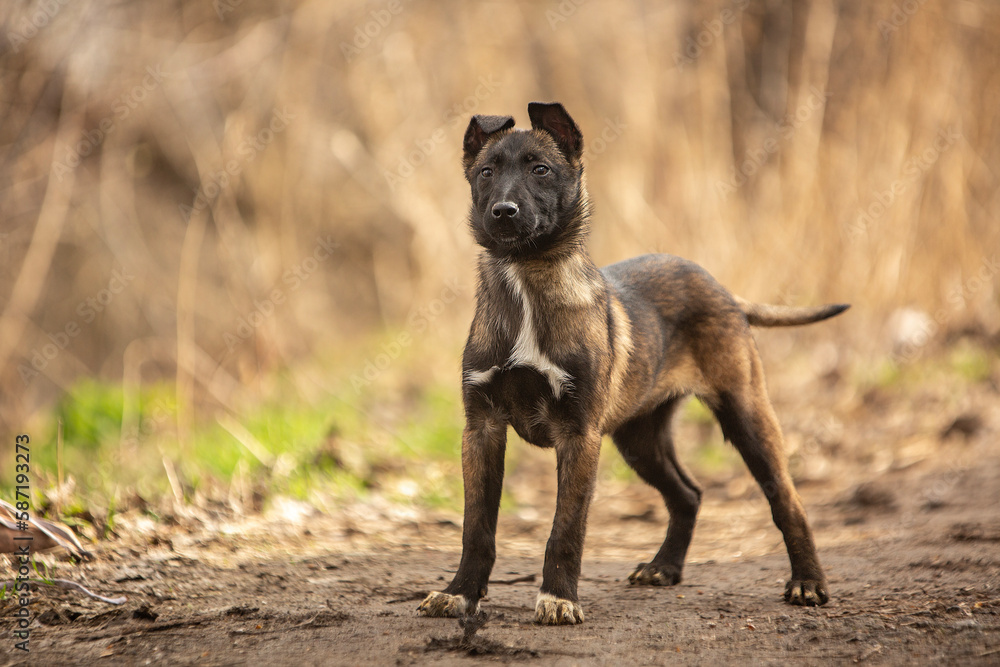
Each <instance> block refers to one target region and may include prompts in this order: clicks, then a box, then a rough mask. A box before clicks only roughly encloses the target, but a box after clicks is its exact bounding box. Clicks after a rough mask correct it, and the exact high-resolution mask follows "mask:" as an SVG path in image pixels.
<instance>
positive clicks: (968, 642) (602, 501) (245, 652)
mask: <svg viewBox="0 0 1000 667" xmlns="http://www.w3.org/2000/svg"><path fill="white" fill-rule="evenodd" d="M788 394H789V395H788V396H785V397H783V398H781V399H780V401H779V407H778V410H779V414H784V415H785V416H786V418H785V421H786V431H787V432H788V433H789V444H790V448H791V449H793V450H801V451H807V450H808V443H809V442H811V440H810V437H811V436H808V431H809V428H808V423H810V422H808V420H806V419H805V418H802V419H795V417H794V416H795V415H802V414H806V413H807V412H808V410H807V407H806V406H805V404H804V403H802V404H800V403H798V402H797V400H796V399H795V398H794V394H795V392H794V391H791V390H789V392H788ZM997 397H998V393H997V390H996V386H995V383H992V384H990V383H987V384H983V385H980V386H978V387H976V388H973V389H972V390H970V391H969V392H966V393H965V394H963V395H962V396H961V397H960V398H959V399H956V398H955V395H954V394H953V393H952V392H951V391H950V390H948V389H947V388H938V389H934V388H932V389H928V390H927V391H925V392H922V393H921V392H917V393H916V394H909V395H908V396H907V397H906V398H905V400H904V399H903V398H900V397H895V398H893V397H889V398H886V397H885V396H882V395H879V394H878V393H877V392H875V393H871V394H869V395H866V396H863V397H859V398H858V399H857V400H855V401H854V402H853V403H852V402H850V401H848V402H847V403H842V402H841V403H838V400H836V397H824V399H823V400H824V401H825V400H826V399H831V400H832V404H834V405H835V406H836V407H835V408H834V409H835V411H836V412H837V414H838V415H839V417H840V418H841V420H842V423H843V424H845V426H843V428H842V429H841V428H840V427H837V428H836V429H834V428H832V427H829V426H826V427H823V429H822V431H823V433H826V434H827V436H829V435H830V433H831V432H833V431H836V433H835V436H831V437H832V438H833V440H834V441H835V442H833V444H831V443H830V442H827V443H826V444H824V445H823V446H822V447H819V448H817V449H816V451H815V452H814V453H813V454H810V455H809V457H808V459H803V460H801V461H800V463H799V464H796V465H797V470H798V472H797V473H796V474H797V477H798V478H799V490H800V493H801V495H802V496H803V500H804V502H805V505H806V507H807V509H808V511H809V513H810V517H811V521H812V524H813V528H814V530H815V533H816V537H817V541H818V544H819V547H820V556H821V558H822V560H823V563H824V565H825V567H826V568H827V572H828V575H829V579H830V586H831V592H832V600H831V601H830V603H829V604H827V605H826V606H824V607H821V608H801V607H791V606H788V605H786V604H785V603H784V602H783V601H782V597H781V593H782V590H783V588H782V585H783V582H784V580H785V578H786V577H787V576H788V561H787V557H786V555H785V553H784V549H783V546H782V544H781V538H780V535H779V533H778V531H777V529H776V528H775V527H774V526H773V524H772V523H771V521H770V516H769V513H768V510H767V507H766V503H765V501H764V499H763V496H762V495H761V494H760V492H759V491H757V490H756V488H755V486H754V485H753V484H752V483H751V482H750V481H749V478H748V477H747V476H746V475H745V474H740V475H735V476H733V475H729V476H728V477H726V476H722V477H719V478H717V479H716V478H712V477H711V475H710V476H709V478H708V479H704V478H703V479H702V481H703V483H704V484H705V486H706V494H705V502H704V505H703V509H702V512H701V518H700V523H699V526H698V529H697V530H696V533H695V538H694V544H693V545H692V549H691V552H690V554H689V557H688V564H687V566H686V571H685V577H684V581H683V583H681V584H680V585H678V586H674V587H669V588H640V587H632V586H629V585H628V581H627V576H628V574H629V573H630V572H631V571H632V569H633V568H634V567H635V565H636V564H637V563H639V562H640V561H643V560H646V559H648V558H649V557H651V555H652V554H653V553H655V550H656V548H657V547H658V546H659V542H660V540H661V539H662V536H663V533H664V530H665V521H666V513H665V511H664V510H663V508H662V504H661V502H660V501H659V499H658V497H657V496H656V495H655V493H653V492H652V491H651V490H649V489H646V488H645V487H643V486H641V485H639V484H628V483H625V482H616V481H614V480H613V479H612V480H605V481H604V482H603V483H602V484H601V486H600V488H599V491H598V495H597V498H596V499H595V502H594V506H593V509H592V512H591V520H590V529H589V533H588V542H587V550H586V553H585V558H584V565H583V578H582V581H581V583H580V596H581V602H582V604H583V607H584V610H585V612H586V615H587V619H586V622H585V623H583V624H582V625H579V626H572V627H566V626H563V627H541V626H538V625H535V624H534V623H533V622H532V617H533V605H534V600H535V595H536V592H537V587H538V584H539V583H540V573H541V565H542V562H541V559H542V553H543V550H544V543H545V538H546V535H547V531H548V525H549V521H550V520H551V515H552V514H551V513H552V508H553V506H554V495H553V492H554V490H553V488H552V478H553V476H554V475H553V474H552V467H553V465H552V464H553V461H552V458H551V453H550V452H542V451H534V450H532V451H530V452H524V453H523V455H522V456H521V458H520V459H519V461H518V465H517V469H516V470H515V471H513V472H512V473H511V474H509V475H508V484H509V486H510V488H512V489H514V490H515V491H517V494H516V495H517V496H518V497H519V498H525V497H528V498H532V502H531V503H529V504H522V506H521V507H520V508H519V509H517V510H510V511H506V512H504V513H503V514H502V515H501V521H500V531H499V538H498V547H499V557H498V561H497V564H496V567H495V570H494V575H493V577H494V580H493V582H492V584H491V586H490V592H489V597H488V599H487V600H486V601H484V603H483V610H484V611H485V613H486V615H487V616H486V618H485V619H483V618H480V619H478V620H472V621H470V622H467V623H465V624H464V627H462V625H461V624H460V623H459V622H458V621H457V620H455V619H428V618H421V617H418V616H417V615H416V607H417V604H418V603H419V601H420V600H421V599H422V598H423V596H424V595H425V594H426V593H427V592H428V591H431V590H435V589H440V588H441V587H443V586H444V585H445V584H446V582H447V579H448V578H449V577H450V576H451V573H453V572H454V570H455V568H456V566H457V564H458V560H459V555H460V551H461V547H460V543H461V539H460V538H461V528H460V525H461V517H460V516H459V515H456V514H447V513H427V512H420V511H416V510H413V509H411V508H400V507H394V506H390V505H387V504H383V505H380V504H378V503H367V504H358V505H354V506H351V507H345V508H342V511H338V512H337V513H336V514H334V515H331V514H322V515H319V514H315V513H314V514H310V513H309V511H308V509H305V510H304V511H303V512H299V510H303V508H302V507H301V506H298V505H292V504H289V505H288V506H287V507H286V508H285V509H284V510H283V513H282V517H283V519H282V520H277V519H275V518H274V517H273V516H271V517H270V518H268V517H249V518H248V517H242V518H234V517H233V516H232V515H231V514H227V513H225V512H213V511H212V509H211V507H207V508H189V509H187V510H183V511H178V512H177V514H176V516H174V517H171V518H170V519H171V520H169V521H166V522H161V523H157V524H152V523H151V522H150V521H149V520H148V519H144V518H142V517H141V516H140V515H134V516H131V517H129V516H125V517H122V518H121V519H120V523H119V528H118V532H119V533H120V534H122V538H121V539H119V540H117V541H112V542H109V543H105V544H104V545H102V548H101V549H100V550H99V551H100V556H99V558H98V559H97V560H96V561H95V562H92V563H85V564H82V565H80V566H76V567H74V566H70V565H65V564H61V565H60V566H59V574H58V576H61V577H70V578H75V579H77V580H79V581H81V582H82V583H84V584H86V585H87V586H89V587H91V588H92V589H93V590H95V591H96V592H100V593H101V594H103V595H125V596H127V597H128V602H127V603H126V604H124V605H122V606H120V607H112V606H109V605H106V604H104V603H101V602H98V601H96V600H91V599H88V598H84V597H82V596H81V595H80V594H78V593H74V592H70V591H63V590H56V589H52V588H48V587H42V588H40V589H39V590H37V591H36V593H35V595H34V600H35V602H34V604H33V606H32V609H33V614H34V621H33V624H32V628H31V631H32V634H31V640H30V648H31V651H30V653H29V654H24V653H22V652H20V651H15V650H14V649H13V640H12V639H11V638H10V637H11V634H10V633H11V631H12V630H13V628H14V620H13V616H12V612H13V610H14V607H13V605H12V603H11V601H10V600H7V601H4V602H2V603H0V631H2V632H0V636H2V637H3V640H2V643H0V665H21V664H37V665H52V664H87V663H106V664H127V665H133V664H135V665H146V664H171V665H186V664H198V665H236V664H248V663H252V664H258V663H259V664H266V663H276V662H278V661H281V662H283V663H285V664H303V665H312V664H316V665H320V664H333V665H338V664H345V665H354V664H402V665H409V664H431V663H433V664H474V663H481V662H505V663H517V664H520V663H530V664H539V665H549V664H565V665H573V664H581V665H591V664H593V665H621V664H629V665H633V664H636V665H643V664H668V663H669V664H675V663H676V664H720V663H722V664H733V663H754V664H772V663H775V664H776V663H782V664H783V663H785V662H788V661H790V660H795V661H797V662H799V663H801V664H820V663H823V664H825V663H828V662H835V663H855V662H864V663H866V664H955V665H975V664H983V665H986V664H1000V451H998V448H997V441H998V437H997V436H998V433H1000V415H998V405H1000V401H998V400H997ZM820 402H822V401H820ZM789 415H792V416H791V417H789ZM957 417H958V418H961V419H957V421H956V418H957ZM821 435H822V433H821ZM824 437H826V436H824ZM820 439H822V438H820ZM861 441H864V442H866V443H868V445H867V447H866V448H864V449H862V448H860V447H859V446H858V444H857V443H859V442H861ZM796 443H798V444H796ZM512 446H514V445H512ZM838 452H839V454H838ZM862 452H864V453H863V454H862ZM799 453H801V452H799ZM792 455H793V463H795V461H797V460H799V458H797V457H799V454H797V453H796V451H793V452H792ZM816 462H819V463H818V464H817V465H818V467H817V466H811V463H816ZM793 468H796V466H793ZM532 493H533V494H534V496H532ZM484 620H485V622H484Z"/></svg>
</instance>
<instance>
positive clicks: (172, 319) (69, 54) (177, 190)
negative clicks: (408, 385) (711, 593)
mask: <svg viewBox="0 0 1000 667" xmlns="http://www.w3.org/2000/svg"><path fill="white" fill-rule="evenodd" d="M904 4H905V5H906V6H907V7H911V5H912V6H913V7H916V9H915V10H914V11H913V14H912V16H910V15H908V14H905V13H902V14H899V13H898V12H899V11H902V10H901V7H902V6H903V5H904ZM897 5H898V6H897ZM397 8H398V9H399V12H398V13H392V11H390V10H394V9H397ZM894 11H895V12H897V14H895V15H894ZM726 12H730V13H726ZM220 14H221V18H220ZM0 19H2V22H3V23H2V25H3V30H2V31H0V35H5V36H6V42H5V43H4V42H3V41H2V40H3V39H4V37H2V36H0V77H2V83H0V119H2V120H0V147H2V158H0V160H2V162H0V165H2V167H0V193H2V194H0V225H2V228H0V257H2V261H0V303H2V304H3V307H2V314H0V386H2V387H3V392H2V396H0V431H6V432H11V431H16V430H18V429H20V428H21V425H22V424H24V423H25V420H26V419H28V417H29V416H30V415H32V414H34V413H35V412H36V411H37V410H38V409H39V408H40V407H44V406H46V405H47V404H49V403H50V402H51V401H52V400H53V399H54V398H55V397H56V396H58V395H59V394H60V393H61V392H62V391H64V390H66V389H67V388H69V387H71V386H72V385H73V384H74V383H75V382H76V381H77V380H78V379H79V378H80V377H82V376H97V377H101V378H104V379H107V380H110V381H114V382H122V383H123V384H124V386H125V388H126V393H125V395H126V397H127V396H129V395H130V394H129V392H130V391H131V390H133V389H134V388H135V387H137V386H139V385H140V384H148V383H151V382H154V381H157V380H167V381H168V382H170V383H172V384H173V385H174V388H175V393H176V398H177V405H178V429H179V430H178V435H179V436H180V437H181V439H184V438H185V437H186V436H185V434H186V432H187V430H188V429H189V428H190V424H191V423H192V420H194V419H195V418H196V417H197V415H198V414H199V410H201V409H203V408H207V409H208V410H214V409H216V408H218V407H219V406H222V407H225V408H226V409H229V410H232V411H234V412H239V411H241V410H245V409H246V406H247V404H248V403H247V402H248V401H249V404H251V405H252V403H253V400H254V396H257V395H260V394H262V393H267V391H268V387H269V385H268V382H269V380H268V378H269V377H271V376H272V375H273V373H274V371H275V370H278V369H283V368H287V367H295V366H297V365H301V364H303V363H306V364H309V363H311V362H312V360H316V359H322V360H323V364H325V366H326V367H327V368H331V367H332V368H335V369H340V370H341V371H342V372H343V373H344V376H343V378H342V379H343V380H344V381H343V382H338V381H336V380H333V381H331V384H330V386H335V387H339V386H342V385H343V386H349V384H348V382H347V378H348V377H349V376H350V375H351V374H353V373H357V372H359V371H361V370H362V369H363V368H364V366H365V360H364V357H363V356H361V357H356V356H352V353H351V352H350V351H351V350H355V349H357V345H358V344H359V342H358V341H361V340H371V338H370V336H371V335H372V334H373V332H377V331H379V330H382V329H384V330H386V331H388V332H389V333H385V334H379V337H378V338H376V339H375V340H376V343H369V344H367V347H366V348H365V349H367V350H369V351H371V354H372V355H375V354H377V353H378V352H379V351H380V350H382V349H383V348H384V349H387V350H389V351H392V350H393V349H395V348H393V345H395V346H396V347H402V348H410V346H411V343H415V344H413V347H412V349H418V348H419V349H426V350H427V351H429V352H428V355H427V363H426V365H427V367H428V368H429V369H438V370H435V371H434V372H436V373H442V374H443V375H444V376H447V377H451V375H454V368H455V366H456V364H457V362H456V361H455V358H454V355H455V348H456V346H457V345H459V344H460V341H461V336H462V330H463V329H464V327H465V323H466V322H467V320H468V317H469V314H470V302H471V298H472V290H473V275H472V261H471V256H472V254H473V253H474V247H473V244H472V242H471V240H470V238H469V236H468V234H467V233H466V230H465V228H464V217H465V214H466V207H467V192H466V186H465V183H464V181H463V180H462V177H461V174H460V171H459V160H458V157H459V155H458V150H459V146H460V143H461V135H462V132H463V131H464V127H465V123H466V122H467V118H468V116H469V115H470V114H471V113H512V114H513V115H515V117H516V118H517V119H518V120H519V121H520V122H522V123H523V122H524V121H525V120H526V118H525V117H526V113H525V105H526V103H527V102H528V101H530V100H535V99H540V100H560V101H562V102H563V103H564V104H565V105H566V106H567V108H568V109H569V110H570V112H571V113H572V114H573V115H574V116H575V117H576V119H577V121H578V122H579V124H580V125H581V127H582V128H583V130H584V134H585V136H586V137H587V139H588V141H589V144H588V145H589V146H590V151H591V152H590V155H589V172H588V174H589V175H588V179H589V187H590V191H591V194H592V196H593V198H594V199H595V202H596V211H597V214H596V219H595V224H594V233H593V239H592V248H593V253H594V255H595V257H596V259H597V260H598V261H599V262H602V263H605V262H611V261H615V260H618V259H622V258H625V257H628V256H631V255H635V254H640V253H644V252H651V251H658V252H672V253H676V254H679V255H683V256H686V257H689V258H691V259H694V260H696V261H698V262H700V263H702V264H703V265H705V266H706V267H707V268H708V269H709V270H710V271H712V272H713V273H714V274H715V275H716V276H718V277H719V278H720V280H721V281H722V282H723V283H725V284H727V285H730V286H731V287H733V288H734V289H735V290H736V291H738V292H740V293H741V294H743V295H745V296H747V297H750V298H754V299H759V300H769V301H784V302H790V303H812V302H817V301H827V300H830V301H833V300H836V301H849V302H853V303H854V304H855V310H854V311H852V312H851V315H850V319H847V318H842V319H841V320H840V321H838V322H836V323H831V325H830V326H828V327H827V328H826V329H825V330H824V331H825V334H822V335H825V336H829V337H833V336H836V337H837V340H838V345H840V346H841V347H842V348H844V349H853V350H858V351H861V352H863V353H864V354H866V355H879V354H890V353H891V352H892V348H891V340H890V338H889V334H890V333H891V332H890V327H889V320H890V317H889V316H890V314H891V313H893V312H894V311H896V310H897V309H900V308H903V307H912V308H917V309H921V310H923V311H926V312H927V313H929V314H930V316H931V318H932V321H933V319H936V320H937V324H938V325H940V326H935V327H934V334H935V336H936V337H943V336H945V334H947V333H948V332H949V331H956V330H960V329H963V328H968V327H969V326H973V327H978V328H979V329H983V330H986V331H995V330H996V328H997V326H998V323H1000V316H998V297H997V290H996V285H997V275H996V267H993V268H990V267H992V266H993V265H991V264H989V262H990V261H991V260H992V261H994V262H995V257H996V255H995V254H994V253H996V252H997V249H998V248H1000V225H998V223H997V215H998V211H1000V194H998V190H997V178H998V173H997V168H998V165H1000V125H998V124H997V123H996V110H997V109H998V108H1000V72H998V70H997V68H996V63H997V62H1000V40H998V36H1000V8H998V7H997V6H996V5H995V4H993V3H989V2H960V3H959V2H945V1H944V0H927V1H926V2H923V3H920V4H918V3H896V4H894V3H892V2H886V1H880V2H862V1H860V0H857V1H854V2H848V1H846V0H845V1H843V2H835V1H833V0H825V1H824V0H811V1H810V2H796V3H792V2H768V3H764V2H759V1H754V2H749V3H747V2H744V1H743V0H733V1H728V2H716V3H695V2H688V3H670V4H663V3H654V2H640V3H617V2H611V1H600V0H590V1H589V2H580V3H579V6H577V4H575V3H573V2H570V1H569V0H567V1H566V2H562V3H561V4H560V3H557V2H541V3H519V4H514V3H463V2H458V1H457V0H451V1H447V2H440V3H430V2H400V3H398V4H397V2H396V0H393V1H392V2H390V1H388V0H386V1H385V2H370V3H367V4H366V3H361V2H336V3H333V2H325V1H318V0H317V1H313V2H291V1H290V2H283V3H270V2H258V1H256V0H214V3H213V2H210V1H209V0H197V1H194V0H182V1H180V2H174V3H155V2H135V1H126V2H102V1H96V0H95V1H91V2H71V3H65V5H63V4H59V3H55V2H52V3H48V4H47V3H31V6H30V7H29V6H23V5H22V4H21V3H5V5H4V8H3V9H0ZM32 19H34V20H35V22H36V23H37V24H39V25H40V27H37V28H33V27H31V26H30V24H26V23H25V20H28V21H30V20H32ZM730 19H732V20H730ZM379 20H381V22H382V23H384V24H385V25H380V23H379V22H378V21H379ZM26 26H27V27H26ZM366 29H367V30H369V31H370V32H371V33H374V36H373V37H371V38H370V39H369V41H370V43H367V44H365V43H364V41H363V40H362V39H360V38H359V35H363V34H364V31H365V30H366ZM715 33H719V34H715ZM356 38H357V39H358V40H359V41H357V42H356V43H355V46H356V49H357V52H356V53H348V54H345V50H346V51H350V48H346V49H345V47H346V46H348V45H352V42H353V40H355V39H356ZM699 44H700V45H699ZM276 114H284V115H283V116H281V117H280V118H279V117H277V116H276ZM271 123H274V124H273V125H271V127H270V128H269V127H268V126H269V124H271ZM942 132H944V133H945V134H946V135H947V133H948V132H951V136H950V137H949V138H947V140H938V143H937V148H935V141H936V140H937V138H938V137H939V134H940V133H942ZM602 133H603V135H602ZM252 137H256V139H255V140H254V141H256V143H248V138H252ZM602 137H603V138H602ZM77 157H78V158H79V164H78V165H77V164H76V163H77ZM74 165H76V166H74ZM227 168H228V169H229V171H230V175H228V176H226V177H225V178H221V177H220V174H222V173H225V170H226V169H227ZM739 169H744V170H745V171H746V172H751V173H750V175H749V176H747V177H746V178H742V177H738V176H737V172H736V171H735V170H739ZM387 175H389V176H392V177H391V178H388V177H387ZM727 183H729V185H728V186H727V185H726V184H727ZM894 184H895V187H896V189H897V192H896V194H895V195H893V200H892V201H891V202H889V201H888V199H887V195H885V194H881V193H887V192H892V189H893V187H894ZM880 198H882V199H883V201H885V202H886V204H887V205H886V204H883V203H882V202H880V201H879V199H880ZM185 207H187V208H185ZM192 209H193V210H192ZM862 211H867V212H868V213H869V214H870V217H868V218H863V217H860V213H861V212H862ZM317 239H322V240H323V241H322V243H321V244H319V245H318V242H317ZM333 245H335V246H336V247H335V249H334V250H333V251H332V253H327V249H328V248H329V247H331V246H333ZM314 253H316V254H315V255H314ZM314 257H318V260H317V261H314V259H312V258H314ZM116 271H117V272H118V273H117V274H116V273H115V272H116ZM984 272H985V273H984ZM977 275H978V278H977ZM116 276H117V278H116ZM116 281H117V282H116ZM119 288H120V289H119ZM453 293H454V294H457V298H456V299H451V298H450V297H451V296H452V294H453ZM88 300H92V301H91V302H89V305H88ZM98 310H100V312H97V311H98ZM255 312H257V313H260V315H254V313H255ZM258 320H259V323H258ZM918 323H919V320H918ZM920 326H922V327H924V328H925V329H926V328H927V327H928V326H929V325H928V324H927V323H926V321H925V322H924V323H923V324H921V325H920ZM68 327H69V328H68ZM74 327H75V328H74ZM911 328H912V327H911ZM60 332H63V334H65V336H63V334H61V333H60ZM74 332H75V333H74ZM407 341H410V342H407ZM897 342H898V341H897ZM63 344H64V345H63ZM53 345H59V346H60V347H64V348H65V349H60V350H58V351H57V353H56V354H54V355H49V354H48V353H51V352H52V351H54V350H55V348H54V347H52V346H53ZM46 346H49V347H46ZM39 355H41V356H39ZM46 356H52V357H53V358H51V359H46V358H45V357H46ZM370 358H375V357H374V356H373V357H370ZM33 359H35V360H36V364H37V365H38V366H44V367H43V368H40V369H38V370H39V373H38V374H37V375H32V374H31V372H30V370H29V369H31V368H32V366H31V365H32V360H33ZM438 362H443V363H438ZM441 369H443V370H441ZM449 374H450V375H449ZM26 376H27V377H26ZM296 382H297V383H298V384H297V385H296V386H298V387H299V396H298V397H292V396H289V399H293V398H294V399H295V400H300V399H301V398H302V397H306V398H308V396H309V395H310V392H311V391H317V389H316V387H317V386H319V387H320V388H322V383H319V384H317V383H315V382H314V383H312V384H310V382H312V381H311V380H310V381H306V380H296Z"/></svg>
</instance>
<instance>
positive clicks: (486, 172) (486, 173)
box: [479, 167, 493, 178]
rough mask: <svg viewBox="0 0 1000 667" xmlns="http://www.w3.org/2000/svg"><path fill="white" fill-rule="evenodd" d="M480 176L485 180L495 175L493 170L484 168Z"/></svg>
mask: <svg viewBox="0 0 1000 667" xmlns="http://www.w3.org/2000/svg"><path fill="white" fill-rule="evenodd" d="M479 175H480V176H482V177H483V178H489V177H490V176H492V175H493V170H492V169H491V168H489V167H483V169H482V171H480V172H479Z"/></svg>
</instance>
